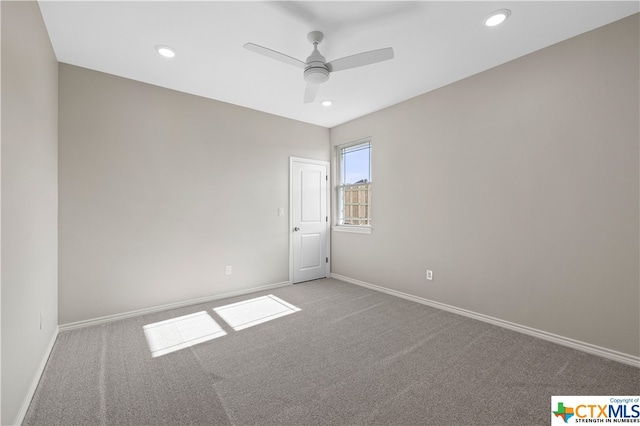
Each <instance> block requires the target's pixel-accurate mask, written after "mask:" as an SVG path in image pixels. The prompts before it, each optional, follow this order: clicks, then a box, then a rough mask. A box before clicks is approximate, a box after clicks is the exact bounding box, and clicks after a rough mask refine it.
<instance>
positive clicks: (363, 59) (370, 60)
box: [244, 31, 393, 103]
mask: <svg viewBox="0 0 640 426" xmlns="http://www.w3.org/2000/svg"><path fill="white" fill-rule="evenodd" d="M307 39H308V40H309V41H310V42H311V43H313V52H311V55H310V56H309V57H308V58H307V61H306V62H302V61H300V60H298V59H296V58H292V57H291V56H288V55H285V54H284V53H280V52H276V51H275V50H271V49H268V48H266V47H262V46H259V45H257V44H253V43H247V44H245V45H244V47H245V49H247V50H250V51H252V52H255V53H259V54H261V55H264V56H267V57H269V58H272V59H276V60H278V61H281V62H284V63H286V64H290V65H293V66H294V67H298V68H302V69H304V81H306V82H307V87H306V89H305V91H304V103H311V102H313V101H314V99H315V98H316V94H317V93H318V86H319V85H320V84H322V83H324V82H325V81H327V80H328V79H329V74H330V73H332V72H336V71H342V70H348V69H350V68H356V67H361V66H364V65H369V64H375V63H376V62H382V61H386V60H388V59H393V48H391V47H387V48H384V49H377V50H370V51H368V52H362V53H357V54H355V55H351V56H345V57H344V58H340V59H336V60H335V61H331V62H327V61H326V59H325V58H324V56H322V55H321V54H320V52H319V51H318V44H320V43H321V42H322V40H323V39H324V34H322V32H320V31H311V32H310V33H309V34H307Z"/></svg>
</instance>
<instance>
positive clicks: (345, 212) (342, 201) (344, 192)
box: [336, 139, 371, 230]
mask: <svg viewBox="0 0 640 426" xmlns="http://www.w3.org/2000/svg"><path fill="white" fill-rule="evenodd" d="M336 154H337V170H338V176H337V178H338V179H337V181H338V203H337V204H338V210H339V211H338V226H339V227H342V228H343V229H342V230H345V229H344V228H351V229H353V230H356V229H359V230H363V229H367V228H368V229H369V230H370V229H371V140H370V139H365V140H360V141H356V142H352V143H349V144H345V145H340V146H338V147H337V153H336Z"/></svg>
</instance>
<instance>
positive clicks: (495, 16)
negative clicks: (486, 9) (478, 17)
mask: <svg viewBox="0 0 640 426" xmlns="http://www.w3.org/2000/svg"><path fill="white" fill-rule="evenodd" d="M509 16H511V11H510V10H509V9H501V10H496V11H495V12H493V13H492V14H491V15H489V16H488V17H487V18H486V19H485V20H484V24H485V25H486V26H487V27H495V26H496V25H500V24H502V23H503V22H504V21H505V20H506V19H507V18H508V17H509Z"/></svg>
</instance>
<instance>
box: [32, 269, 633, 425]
mask: <svg viewBox="0 0 640 426" xmlns="http://www.w3.org/2000/svg"><path fill="white" fill-rule="evenodd" d="M265 294H273V295H275V296H277V297H279V298H281V299H283V300H285V301H287V302H289V303H291V304H293V305H295V306H297V307H299V308H301V309H302V310H301V311H300V312H296V313H295V314H291V315H288V316H285V317H282V318H278V319H275V320H273V321H269V322H266V323H263V324H260V325H257V326H254V327H251V328H247V329H245V330H241V331H234V330H232V329H231V328H229V327H228V326H227V325H226V324H225V322H224V321H223V320H222V319H220V318H219V317H218V316H217V315H216V314H215V313H214V312H213V311H212V309H213V308H214V307H217V306H223V305H226V304H228V303H232V302H237V301H241V300H246V299H251V298H254V297H257V296H259V295H265ZM205 309H206V310H207V312H208V313H209V314H210V315H211V316H212V317H213V318H214V319H215V320H216V322H218V323H219V324H220V325H222V326H223V327H225V330H226V331H227V333H228V335H226V336H224V337H220V338H217V339H214V340H211V341H208V342H205V343H201V344H198V345H196V346H192V347H189V348H186V349H182V350H179V351H177V352H173V353H170V354H167V355H163V356H160V357H157V358H152V357H151V354H150V351H149V346H148V345H147V342H146V340H145V337H144V333H143V329H142V327H143V326H144V325H146V324H150V323H154V322H157V321H162V320H166V319H169V318H175V317H179V316H182V315H187V314H191V313H194V312H199V311H202V310H205ZM638 394H640V370H639V369H637V368H634V367H631V366H627V365H624V364H620V363H616V362H613V361H609V360H606V359H603V358H600V357H597V356H593V355H589V354H585V353H582V352H579V351H576V350H573V349H569V348H566V347H562V346H558V345H555V344H553V343H549V342H546V341H543V340H539V339H536V338H532V337H529V336H526V335H523V334H519V333H516V332H513V331H509V330H506V329H503V328H500V327H496V326H493V325H490V324H486V323H482V322H478V321H475V320H472V319H469V318H465V317H461V316H458V315H454V314H451V313H448V312H445V311H440V310H437V309H434V308H430V307H427V306H423V305H420V304H418V303H414V302H410V301H407V300H404V299H400V298H396V297H393V296H389V295H386V294H382V293H379V292H375V291H372V290H369V289H366V288H361V287H357V286H353V285H351V284H346V283H343V282H340V281H337V280H333V279H327V280H320V281H312V282H308V283H303V284H298V285H295V286H289V287H283V288H280V289H276V290H272V291H269V292H262V293H256V294H252V295H248V296H242V297H236V298H232V299H227V300H220V301H216V302H210V303H205V304H201V305H196V306H190V307H187V308H181V309H174V310H171V311H167V312H162V313H156V314H152V315H145V316H142V317H138V318H132V319H127V320H123V321H118V322H113V323H109V324H105V325H100V326H95V327H90V328H85V329H80V330H73V331H67V332H63V333H60V335H59V336H58V339H57V341H56V344H55V346H54V348H53V352H52V355H51V357H50V360H49V362H48V364H47V367H46V369H45V372H44V375H43V377H42V380H41V381H40V384H39V386H38V388H37V391H36V393H35V396H34V398H33V401H32V403H31V405H30V407H29V410H28V412H27V415H26V417H25V420H24V424H25V425H43V424H46V425H50V424H58V425H88V424H103V425H104V424H106V425H119V424H129V425H148V424H170V425H189V424H210V425H225V424H237V425H294V424H295V425H331V424H336V425H355V424H403V425H419V424H425V425H427V424H428V425H493V424H500V425H514V424H517V425H548V424H549V423H550V416H551V412H550V411H551V396H552V395H638Z"/></svg>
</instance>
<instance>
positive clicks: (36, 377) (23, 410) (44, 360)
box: [12, 327, 59, 425]
mask: <svg viewBox="0 0 640 426" xmlns="http://www.w3.org/2000/svg"><path fill="white" fill-rule="evenodd" d="M58 333H59V329H58V327H56V329H55V330H54V333H53V336H51V340H50V341H49V345H48V346H47V350H46V351H45V353H44V356H43V357H42V360H41V361H40V365H38V370H36V373H35V374H34V375H33V380H32V381H31V384H30V385H29V389H27V394H26V395H25V397H24V400H23V401H22V405H21V406H20V410H18V414H17V415H16V420H15V421H14V422H13V423H12V424H14V425H21V424H22V422H23V420H24V416H26V415H27V410H28V409H29V404H31V400H32V399H33V396H34V395H35V393H36V389H37V388H38V383H40V378H41V377H42V373H44V368H45V367H46V366H47V361H48V360H49V356H50V355H51V351H52V350H53V345H54V344H55V343H56V339H57V338H58Z"/></svg>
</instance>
